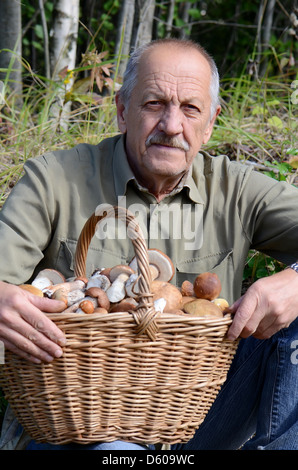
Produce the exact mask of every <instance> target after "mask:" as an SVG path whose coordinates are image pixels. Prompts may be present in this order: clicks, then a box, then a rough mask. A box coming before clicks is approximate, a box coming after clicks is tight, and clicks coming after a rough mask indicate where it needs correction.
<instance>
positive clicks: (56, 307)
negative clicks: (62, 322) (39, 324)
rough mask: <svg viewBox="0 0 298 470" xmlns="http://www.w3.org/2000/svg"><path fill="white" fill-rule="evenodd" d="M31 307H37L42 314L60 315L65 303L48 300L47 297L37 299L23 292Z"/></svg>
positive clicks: (35, 296)
mask: <svg viewBox="0 0 298 470" xmlns="http://www.w3.org/2000/svg"><path fill="white" fill-rule="evenodd" d="M25 295H26V296H27V297H28V299H29V300H30V302H31V303H32V305H34V306H35V307H37V308H38V309H39V310H41V311H42V312H47V313H60V312H63V310H65V303H64V302H62V301H61V300H56V299H49V298H48V297H38V296H37V295H33V294H30V293H29V292H25Z"/></svg>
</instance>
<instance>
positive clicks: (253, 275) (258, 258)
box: [243, 250, 284, 284]
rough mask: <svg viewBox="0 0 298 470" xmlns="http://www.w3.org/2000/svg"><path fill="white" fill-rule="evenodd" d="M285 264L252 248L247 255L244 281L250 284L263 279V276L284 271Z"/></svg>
mask: <svg viewBox="0 0 298 470" xmlns="http://www.w3.org/2000/svg"><path fill="white" fill-rule="evenodd" d="M283 269H284V265H283V264H282V263H280V262H278V261H276V260H275V259H273V258H271V257H269V256H266V255H264V254H263V253H260V252H258V251H255V250H251V251H250V252H249V255H248V257H247V261H246V266H245V269H244V273H243V281H246V282H247V283H248V284H250V283H252V282H254V281H256V280H258V279H261V278H262V277H267V276H271V275H272V274H274V273H277V272H279V271H282V270H283Z"/></svg>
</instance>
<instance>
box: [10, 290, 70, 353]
mask: <svg viewBox="0 0 298 470" xmlns="http://www.w3.org/2000/svg"><path fill="white" fill-rule="evenodd" d="M33 297H34V298H33V299H32V303H31V304H30V305H29V306H28V305H25V306H21V308H20V311H19V314H20V315H21V317H22V318H23V319H24V320H25V321H26V322H27V323H28V324H29V325H31V326H32V327H33V329H34V330H36V331H38V332H40V333H42V334H43V335H44V336H45V337H47V338H49V339H50V340H51V341H53V342H54V343H56V344H58V345H60V346H65V344H66V338H65V335H64V334H63V332H62V331H61V330H60V328H58V326H57V325H56V324H55V323H54V322H53V321H52V320H51V319H50V318H48V317H47V316H46V314H45V313H43V309H45V311H46V312H49V313H50V312H53V313H56V312H57V308H60V309H61V303H62V304H63V305H64V307H63V309H65V304H64V302H60V301H55V300H52V299H47V298H42V297H37V296H33ZM57 302H58V303H57ZM22 326H24V325H22ZM18 331H20V330H19V329H18ZM27 331H28V330H27ZM29 333H30V334H32V331H31V330H29ZM38 338H40V337H38ZM47 344H49V343H47ZM40 346H41V347H42V344H41V345H40ZM51 350H52V348H51Z"/></svg>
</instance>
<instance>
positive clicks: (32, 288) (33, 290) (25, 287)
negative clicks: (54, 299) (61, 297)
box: [19, 284, 44, 297]
mask: <svg viewBox="0 0 298 470" xmlns="http://www.w3.org/2000/svg"><path fill="white" fill-rule="evenodd" d="M19 287H20V288H21V289H23V290H26V291H27V292H30V294H34V295H37V296H38V297H43V296H44V295H43V292H42V290H41V289H39V288H38V287H36V286H32V284H20V285H19Z"/></svg>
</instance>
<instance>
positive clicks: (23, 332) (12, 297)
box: [0, 282, 65, 363]
mask: <svg viewBox="0 0 298 470" xmlns="http://www.w3.org/2000/svg"><path fill="white" fill-rule="evenodd" d="M64 308H65V304H64V303H63V302H60V301H57V300H52V299H48V298H46V297H38V296H36V295H33V294H31V293H29V292H27V291H25V290H23V289H21V288H20V287H17V286H14V285H10V284H7V283H5V282H0V341H2V342H3V343H4V346H5V347H6V348H7V349H8V350H10V351H12V352H14V353H16V354H18V355H19V356H21V357H24V358H26V359H29V360H30V361H32V362H36V363H40V362H50V361H52V360H53V358H54V357H60V356H61V355H62V349H61V347H63V346H64V345H65V336H64V334H63V333H62V331H61V330H60V329H59V328H58V327H57V326H56V325H55V324H54V323H53V322H52V321H51V320H50V319H49V318H48V317H47V316H46V314H45V313H43V312H48V313H55V312H61V311H62V310H63V309H64Z"/></svg>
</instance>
